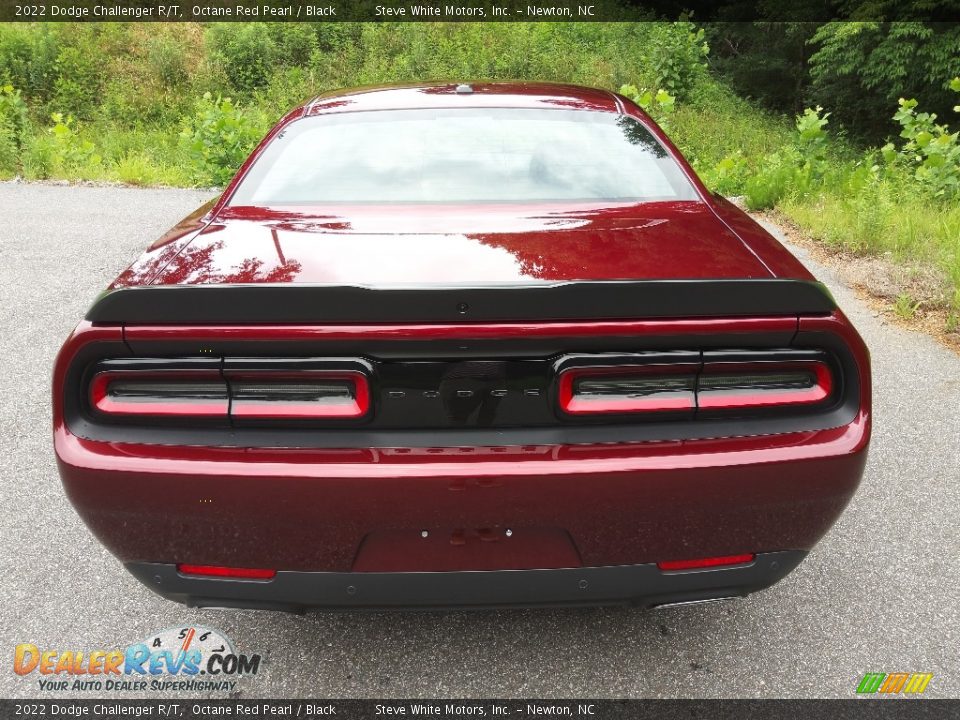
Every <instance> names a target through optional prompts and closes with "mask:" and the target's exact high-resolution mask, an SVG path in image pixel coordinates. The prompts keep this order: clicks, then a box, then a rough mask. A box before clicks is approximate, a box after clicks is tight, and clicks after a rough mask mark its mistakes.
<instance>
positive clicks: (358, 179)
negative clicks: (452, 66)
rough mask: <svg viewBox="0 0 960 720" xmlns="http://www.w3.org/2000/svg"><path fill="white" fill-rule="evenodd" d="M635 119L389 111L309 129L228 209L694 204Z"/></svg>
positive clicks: (332, 119)
mask: <svg viewBox="0 0 960 720" xmlns="http://www.w3.org/2000/svg"><path fill="white" fill-rule="evenodd" d="M696 197H697V196H696V194H695V192H694V189H693V187H692V186H691V185H690V183H689V181H688V180H687V179H686V177H685V176H684V175H683V173H682V172H681V171H680V168H679V166H678V165H677V164H676V162H674V160H673V159H672V158H671V157H670V156H669V155H668V154H667V152H666V150H664V148H663V147H662V146H661V145H660V143H659V142H657V140H656V139H655V138H654V137H653V136H652V135H651V134H650V133H649V132H648V131H647V130H646V128H644V127H643V126H642V125H641V124H640V123H639V122H637V121H636V120H634V119H633V118H630V117H626V116H623V115H616V114H613V113H607V112H590V111H583V110H543V109H539V110H537V109H534V110H527V109H479V108H458V109H440V110H390V111H375V112H347V113H337V114H330V115H320V116H317V117H310V118H305V119H302V120H298V121H296V122H294V123H292V124H291V125H290V126H289V127H287V128H286V129H285V130H284V131H283V132H282V133H281V134H280V135H278V136H277V137H276V138H275V139H274V140H273V141H272V142H271V143H270V144H269V146H268V147H267V148H266V150H265V151H264V152H263V154H262V155H261V156H260V158H259V159H258V160H257V161H256V163H255V164H254V166H253V167H252V168H251V170H250V172H249V173H248V174H247V176H246V177H245V178H244V180H243V182H242V183H241V184H240V186H239V188H238V189H237V191H236V193H235V194H234V196H233V198H232V200H231V203H230V204H231V205H261V206H262V205H284V204H304V203H307V204H313V203H369V204H376V203H391V204H392V203H417V204H420V203H531V202H551V201H593V200H610V201H624V202H626V201H637V202H644V201H652V200H693V199H696Z"/></svg>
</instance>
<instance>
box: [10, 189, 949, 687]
mask: <svg viewBox="0 0 960 720" xmlns="http://www.w3.org/2000/svg"><path fill="white" fill-rule="evenodd" d="M208 197H209V194H208V193H203V192H197V191H189V190H140V189H120V188H92V187H60V186H49V185H29V184H27V185H24V184H11V183H0V222H2V225H0V311H2V331H0V398H2V409H0V502H2V512H0V548H2V551H0V578H2V580H0V582H2V584H0V653H2V654H3V655H4V656H5V657H6V658H7V661H5V662H3V663H0V697H36V696H38V695H41V694H42V692H41V691H40V690H39V689H38V685H37V679H36V678H37V675H36V673H34V674H33V675H31V676H27V677H19V676H17V675H15V674H14V672H13V671H12V665H11V662H10V661H11V659H12V657H13V651H14V647H15V645H17V644H19V643H24V642H30V643H34V644H37V645H38V646H40V647H41V648H42V649H46V648H50V649H58V650H60V651H63V650H84V651H87V652H89V651H90V650H95V649H98V648H104V649H109V648H114V647H124V646H126V645H127V644H129V643H131V642H135V641H138V640H141V639H143V638H144V637H146V636H148V635H150V634H151V633H153V632H155V631H158V630H160V629H163V628H167V627H177V626H184V627H186V626H190V625H193V624H201V625H204V626H209V627H214V628H217V629H219V630H221V631H223V632H224V633H225V634H226V635H228V636H229V637H230V638H231V639H232V640H233V643H234V645H235V646H236V647H237V648H238V650H240V651H243V652H246V653H261V654H262V655H263V656H264V662H263V666H262V668H261V672H260V673H259V674H258V675H257V676H255V677H246V678H244V679H243V680H242V681H241V682H240V683H239V685H238V687H237V690H236V691H235V692H238V693H240V695H239V696H240V697H291V696H296V697H301V696H306V697H313V698H324V697H326V698H337V697H410V698H413V697H430V696H434V697H542V698H552V697H596V698H603V697H665V698H673V697H744V698H747V697H750V698H752V697H842V698H850V697H854V691H855V688H856V686H857V683H858V682H859V680H860V678H861V677H862V676H863V674H864V673H865V672H895V671H903V672H932V673H933V674H934V677H933V680H932V681H931V682H930V685H929V686H928V689H927V691H926V695H928V696H933V697H960V581H958V579H960V358H958V357H957V356H956V355H954V354H952V353H951V352H950V351H948V350H946V349H944V348H942V347H940V346H939V345H938V344H937V343H936V342H935V341H934V340H933V339H931V338H930V337H927V336H925V335H921V334H918V333H914V332H909V331H906V330H903V329H900V328H898V327H895V326H891V325H889V324H887V323H885V322H883V320H882V318H880V317H876V316H875V315H874V313H872V312H871V311H870V309H869V308H868V307H866V306H865V305H864V304H863V303H861V302H860V301H859V300H858V299H857V298H856V297H855V296H854V294H853V293H852V291H850V290H849V289H848V288H846V287H844V286H842V285H841V284H839V283H838V281H837V280H836V278H835V277H834V275H833V273H832V272H830V271H829V270H827V269H825V268H823V267H819V266H818V265H817V264H816V263H815V262H812V261H811V260H810V259H809V258H808V257H806V256H805V255H804V253H803V252H801V251H796V252H797V254H798V255H799V256H800V257H801V259H802V260H803V261H804V262H805V263H806V264H807V265H808V267H810V268H811V270H813V272H814V273H815V274H816V275H817V276H818V277H820V278H821V279H823V280H825V281H826V282H827V284H828V285H830V288H831V289H832V290H833V292H834V294H835V296H836V297H837V299H838V301H839V303H840V305H841V306H842V307H843V308H844V310H845V311H846V312H847V314H848V315H849V316H850V317H851V319H852V320H853V322H854V323H855V324H856V326H857V328H858V329H859V330H860V332H861V334H862V335H863V336H864V338H865V339H866V341H867V344H868V346H869V347H870V349H871V351H872V354H873V363H874V365H873V368H874V382H875V389H874V393H875V433H874V440H873V445H872V449H871V455H870V460H869V465H868V467H867V472H866V475H865V477H864V480H863V484H862V485H861V487H860V490H859V492H858V493H857V495H856V497H855V498H854V499H853V501H852V503H851V505H850V506H849V508H848V509H847V511H846V512H845V513H844V515H843V516H842V517H841V518H840V521H839V522H838V523H837V525H836V526H835V527H834V528H833V529H832V530H831V531H830V532H829V534H828V535H827V536H826V537H825V538H824V539H823V541H822V542H821V543H820V544H819V545H818V546H817V547H816V548H815V550H814V551H813V552H812V553H811V555H810V557H809V558H808V559H807V560H806V561H805V562H804V563H803V564H801V566H800V567H799V568H798V569H797V570H796V571H795V572H794V573H792V574H791V575H790V576H789V577H787V578H786V579H785V580H784V581H783V582H781V583H780V584H778V585H776V586H775V587H773V588H772V589H770V590H767V591H765V592H762V593H759V594H756V595H753V596H751V597H749V598H747V599H745V600H742V601H735V602H732V603H717V604H713V605H705V606H694V607H688V608H677V609H669V610H660V611H652V612H644V611H637V610H629V609H609V608H608V609H565V610H514V611H498V612H454V613H415V614H410V613H376V614H363V613H340V614H325V613H313V614H307V615H304V616H294V615H284V614H272V613H266V612H252V611H215V610H203V611H199V610H191V609H187V608H184V607H181V606H179V605H176V604H174V603H171V602H168V601H165V600H162V599H161V598H159V597H158V596H156V595H154V594H152V593H151V592H150V591H149V590H147V589H146V588H145V587H143V586H141V585H140V584H139V583H138V582H137V581H135V580H134V579H133V578H132V577H130V576H129V575H128V574H127V573H126V572H125V571H124V570H123V569H122V567H121V566H120V564H119V563H118V562H117V561H116V560H115V559H114V558H113V557H112V556H111V555H110V554H109V553H107V552H106V551H105V550H104V549H103V548H101V547H100V545H99V544H98V543H97V542H96V541H95V540H94V538H93V537H92V536H91V535H90V533H89V532H88V531H87V529H86V527H85V526H84V525H83V523H82V522H81V521H80V519H79V518H78V517H77V515H76V513H75V512H74V511H73V508H72V507H71V506H70V504H69V503H68V502H67V499H66V497H65V496H64V494H63V491H62V489H61V485H60V480H59V478H58V476H57V471H56V467H55V463H54V457H53V450H52V447H51V432H50V402H49V380H50V373H51V368H52V363H53V359H54V356H55V354H56V352H57V350H58V349H59V346H60V344H61V343H62V341H63V340H64V338H65V337H66V336H67V334H68V333H69V332H70V330H71V329H72V328H73V326H74V325H75V324H76V323H77V321H78V320H79V319H80V318H81V317H82V316H83V314H84V311H85V310H86V309H87V307H88V306H89V304H90V302H91V301H92V300H93V298H94V297H95V296H96V295H97V293H99V292H100V291H101V290H102V289H103V288H104V286H105V285H106V284H107V283H108V282H109V281H110V280H111V279H112V278H113V277H114V276H115V275H116V274H117V273H118V272H119V271H120V270H122V269H123V268H124V267H125V266H126V265H127V264H128V263H129V262H130V261H131V260H132V259H133V258H134V257H136V255H137V254H138V253H139V252H140V251H141V250H142V248H143V247H144V246H146V245H147V244H148V243H149V242H151V241H152V240H153V239H155V238H156V237H158V236H159V235H160V234H161V233H162V232H163V231H164V230H165V229H166V228H168V227H169V226H170V225H172V224H173V223H174V222H176V221H177V220H178V219H180V218H181V217H182V216H184V215H186V214H187V213H188V212H189V211H191V210H192V209H193V208H195V207H196V206H198V205H199V204H201V202H203V201H204V200H206V199H207V198H208ZM157 492H158V493H162V492H163V489H162V488H158V489H157ZM131 532H136V528H131ZM71 694H72V695H75V696H78V697H83V696H85V695H86V693H82V692H76V693H53V694H51V697H54V696H56V697H62V696H64V695H71ZM213 696H214V697H216V696H218V695H216V694H215V695H213Z"/></svg>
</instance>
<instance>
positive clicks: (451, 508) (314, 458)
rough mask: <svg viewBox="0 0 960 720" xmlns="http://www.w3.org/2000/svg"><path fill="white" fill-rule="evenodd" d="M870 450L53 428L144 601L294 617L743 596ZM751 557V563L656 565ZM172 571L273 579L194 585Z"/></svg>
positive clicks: (842, 501)
mask: <svg viewBox="0 0 960 720" xmlns="http://www.w3.org/2000/svg"><path fill="white" fill-rule="evenodd" d="M868 438H869V418H868V416H866V415H865V414H861V415H860V416H859V417H858V418H857V420H855V421H854V422H853V423H851V424H850V425H847V426H843V427H839V428H833V429H830V430H821V431H811V432H806V433H795V434H784V435H769V436H758V437H745V438H721V439H715V440H695V441H675V442H655V443H634V444H611V445H604V446H542V447H541V446H534V447H502V448H492V447H491V448H394V449H390V448H381V449H375V448H368V449H365V450H342V451H327V450H315V449H313V450H302V449H294V448H274V449H267V448H260V449H254V448H246V449H237V448H211V447H193V448H190V447H181V446H178V447H169V446H160V445H128V444H123V443H104V442H99V441H91V440H85V439H83V438H78V437H77V436H75V435H72V434H71V433H70V432H69V431H67V430H66V429H65V428H63V427H62V426H61V427H60V428H58V429H57V431H56V433H55V445H56V451H57V459H58V464H59V469H60V474H61V477H62V479H63V483H64V486H65V488H66V490H67V493H68V495H69V497H70V500H71V502H72V503H73V505H74V507H75V508H76V509H77V511H78V512H79V514H80V515H81V517H82V518H83V519H84V521H85V522H86V523H87V525H88V526H89V527H90V528H91V529H92V530H93V532H94V533H95V534H96V535H97V537H98V538H99V539H100V540H101V541H102V542H103V543H104V544H105V545H106V546H107V547H108V548H109V549H110V550H111V551H112V552H113V553H114V554H115V555H116V556H117V557H118V558H120V559H121V560H122V561H123V562H124V563H125V564H126V565H127V567H128V568H129V569H130V570H131V572H133V573H134V574H135V575H136V576H137V577H138V578H140V579H141V580H143V581H144V582H145V584H147V585H148V586H149V587H150V588H151V589H153V590H155V591H157V592H159V593H160V594H161V595H164V596H165V597H169V598H172V599H174V600H178V601H180V602H186V603H189V604H194V605H206V606H210V605H214V606H223V605H226V606H242V607H275V608H278V609H293V610H296V609H299V608H304V607H331V608H338V607H365V608H389V607H423V608H431V607H448V606H471V605H484V606H486V605H492V606H513V605H540V604H604V603H637V604H642V605H656V604H662V603H672V602H684V601H693V600H703V599H712V598H717V597H726V596H731V595H733V596H736V595H743V594H746V593H748V592H751V591H753V590H757V589H760V588H762V587H765V586H767V585H770V584H772V583H773V582H776V581H777V580H779V579H780V578H781V577H782V576H783V575H785V574H787V573H788V572H789V571H790V570H791V569H792V568H793V567H794V566H795V565H796V564H797V563H798V562H800V559H801V558H802V557H803V555H804V553H805V552H806V551H808V550H809V549H810V548H812V547H813V546H814V545H815V544H816V542H817V541H818V540H819V539H820V538H821V537H822V536H823V534H824V533H825V532H826V531H827V530H828V529H829V528H830V526H831V525H832V524H833V523H834V521H835V520H836V518H837V517H838V516H839V514H840V513H841V512H842V510H843V509H844V507H845V506H846V504H847V503H848V502H849V500H850V498H851V497H852V495H853V493H854V492H855V490H856V488H857V485H858V484H859V481H860V478H861V475H862V472H863V467H864V463H865V461H866V454H867V444H868ZM783 550H789V551H791V552H789V553H788V554H787V555H782V554H781V552H780V551H783ZM743 553H754V554H756V555H757V561H756V562H755V563H753V564H751V565H749V566H746V567H735V568H729V569H717V570H709V571H700V572H688V573H662V572H660V571H659V570H658V569H657V566H656V563H658V562H661V561H667V560H687V559H697V558H709V557H717V556H727V555H738V554H743ZM774 562H776V566H774V565H773V563H774ZM178 563H186V564H196V565H213V566H223V567H236V568H266V569H270V570H275V571H277V574H276V577H275V579H274V580H272V581H270V582H252V581H233V580H220V579H206V578H197V577H185V576H182V575H180V574H178V573H177V571H176V565H177V564H178ZM157 577H159V578H160V581H159V582H157V581H156V578H157ZM582 582H585V583H586V588H581V583H582ZM351 587H352V588H353V589H354V591H353V592H352V593H351V592H350V591H349V588H351Z"/></svg>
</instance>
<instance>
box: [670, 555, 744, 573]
mask: <svg viewBox="0 0 960 720" xmlns="http://www.w3.org/2000/svg"><path fill="white" fill-rule="evenodd" d="M756 559H757V556H756V555H755V554H753V553H744V554H743V555H722V556H720V557H708V558H697V559H696V560H668V561H665V562H658V563H657V567H658V568H659V569H660V570H663V571H664V572H676V571H678V570H699V569H702V568H718V567H727V566H730V565H746V564H747V563H752V562H753V561H754V560H756Z"/></svg>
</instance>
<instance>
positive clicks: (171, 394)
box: [90, 370, 229, 418]
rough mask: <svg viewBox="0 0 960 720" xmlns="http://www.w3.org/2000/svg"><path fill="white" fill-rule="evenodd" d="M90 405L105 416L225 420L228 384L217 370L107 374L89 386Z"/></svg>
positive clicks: (104, 373) (98, 376)
mask: <svg viewBox="0 0 960 720" xmlns="http://www.w3.org/2000/svg"><path fill="white" fill-rule="evenodd" d="M90 404H91V405H92V406H93V407H94V408H95V409H96V410H97V411H98V412H101V413H104V414H106V415H149V416H154V417H179V416H192V417H222V418H226V417H227V413H228V409H229V397H228V394H227V384H226V383H225V382H224V381H223V379H222V378H221V377H220V374H219V373H218V372H216V371H213V372H210V371H191V370H182V371H178V370H170V371H161V372H151V373H144V372H141V371H135V370H131V371H126V370H121V371H104V372H99V373H97V374H96V375H94V377H93V380H92V381H91V383H90Z"/></svg>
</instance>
